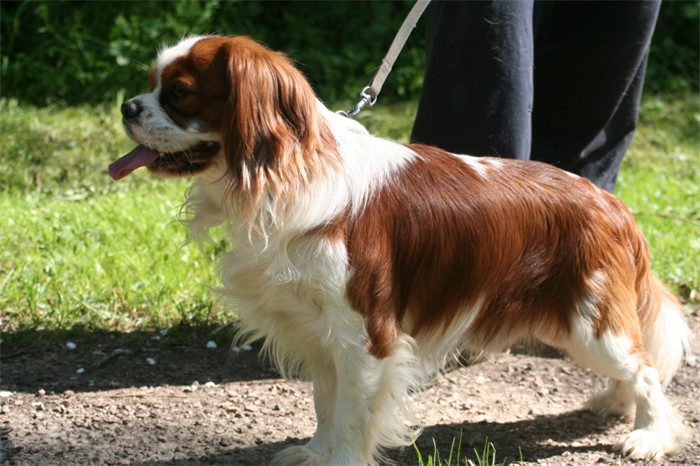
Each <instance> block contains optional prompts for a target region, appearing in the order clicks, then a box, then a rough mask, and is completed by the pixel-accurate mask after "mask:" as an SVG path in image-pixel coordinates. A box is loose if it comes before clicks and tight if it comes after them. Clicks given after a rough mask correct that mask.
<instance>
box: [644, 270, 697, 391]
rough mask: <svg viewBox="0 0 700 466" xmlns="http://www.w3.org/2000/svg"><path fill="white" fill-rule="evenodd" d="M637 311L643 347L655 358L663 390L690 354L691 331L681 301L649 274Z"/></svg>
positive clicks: (645, 280)
mask: <svg viewBox="0 0 700 466" xmlns="http://www.w3.org/2000/svg"><path fill="white" fill-rule="evenodd" d="M641 288H642V289H641V290H640V291H641V300H640V303H639V308H638V310H637V312H638V315H639V319H640V322H641V325H642V333H643V335H644V347H645V349H646V350H647V351H648V352H649V353H650V354H651V355H653V356H654V358H655V360H656V368H657V370H658V372H659V381H660V382H661V384H662V385H663V386H664V387H666V386H667V385H668V384H669V382H671V379H672V378H673V376H674V374H675V373H676V371H677V370H678V368H679V367H680V366H681V364H682V363H683V362H684V360H685V358H686V357H687V356H688V355H689V354H690V339H691V332H690V328H689V327H688V324H687V323H686V321H685V318H684V316H683V308H682V306H681V303H680V301H679V300H678V299H677V298H676V297H675V296H674V295H673V294H672V293H671V292H670V291H669V290H668V288H666V286H664V284H663V283H661V282H660V281H658V280H657V279H656V278H655V277H654V276H653V274H652V273H651V272H650V271H649V272H647V273H646V276H645V277H644V279H643V282H642V287H641Z"/></svg>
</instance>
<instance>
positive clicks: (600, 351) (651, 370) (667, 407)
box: [566, 313, 684, 459]
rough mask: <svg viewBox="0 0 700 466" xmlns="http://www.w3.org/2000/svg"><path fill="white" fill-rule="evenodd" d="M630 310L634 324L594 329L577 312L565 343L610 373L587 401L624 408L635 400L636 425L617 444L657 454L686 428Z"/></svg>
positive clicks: (638, 454) (599, 407) (584, 361)
mask: <svg viewBox="0 0 700 466" xmlns="http://www.w3.org/2000/svg"><path fill="white" fill-rule="evenodd" d="M631 316H632V317H631V318H632V322H634V323H635V324H636V325H627V326H625V328H623V329H618V330H617V331H615V330H614V329H612V328H607V329H604V330H602V331H601V330H598V331H596V330H594V324H593V323H592V322H591V320H589V319H586V318H584V317H582V316H580V315H576V316H575V317H574V318H573V319H572V322H571V335H570V340H569V344H568V345H567V348H566V349H567V350H568V351H569V354H570V355H571V357H572V358H573V359H574V360H575V361H576V362H578V363H579V364H581V365H583V366H586V367H590V368H591V369H593V370H594V371H596V372H597V373H599V374H601V375H605V376H608V377H610V378H611V379H612V381H611V385H610V387H609V389H608V391H606V392H604V393H603V394H602V395H598V396H596V397H594V398H593V399H592V400H591V402H589V406H591V407H592V408H593V409H594V410H596V411H598V412H601V413H605V414H609V413H610V414H611V413H618V414H624V412H625V411H627V410H629V409H630V408H631V406H633V405H635V404H636V411H635V420H634V430H633V431H632V432H631V433H630V434H628V435H627V436H625V437H624V438H623V439H622V440H621V441H620V442H619V443H618V444H617V445H616V449H618V450H620V451H621V453H622V454H624V455H625V456H628V457H630V458H633V459H654V458H661V457H662V456H663V455H670V454H673V453H674V452H676V451H677V450H678V448H679V447H680V445H681V444H682V441H683V437H684V428H683V425H682V422H681V420H680V417H679V416H678V415H677V414H676V412H675V410H674V409H673V407H672V406H671V404H670V403H669V401H668V400H667V399H666V397H665V396H664V394H663V390H662V386H661V383H660V381H659V374H658V371H657V370H656V368H655V367H654V365H653V362H652V361H653V358H652V357H651V355H649V354H648V353H647V352H646V350H645V349H644V348H643V347H642V346H641V343H639V342H641V335H640V329H639V324H638V322H637V321H635V320H634V319H635V318H636V314H634V313H632V314H631Z"/></svg>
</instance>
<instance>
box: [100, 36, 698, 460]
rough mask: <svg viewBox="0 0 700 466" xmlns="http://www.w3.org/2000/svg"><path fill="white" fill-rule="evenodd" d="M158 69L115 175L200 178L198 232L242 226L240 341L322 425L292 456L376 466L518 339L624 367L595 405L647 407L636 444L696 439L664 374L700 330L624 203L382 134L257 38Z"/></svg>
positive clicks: (177, 49) (508, 163) (565, 178)
mask: <svg viewBox="0 0 700 466" xmlns="http://www.w3.org/2000/svg"><path fill="white" fill-rule="evenodd" d="M150 78H151V79H150V83H151V92H149V93H147V94H143V95H139V96H137V97H135V98H133V99H131V100H129V101H127V102H125V103H124V104H123V105H122V113H123V117H124V126H125V128H126V131H127V133H128V134H129V136H130V137H131V138H132V139H134V140H135V141H136V142H137V143H138V144H139V146H138V147H137V148H136V149H134V150H133V151H132V152H131V153H129V154H128V155H126V156H124V157H122V158H121V159H119V160H118V161H116V162H114V163H113V164H112V165H111V166H110V173H111V175H112V176H113V177H114V178H115V179H119V178H121V177H123V176H125V175H127V174H128V173H130V172H131V171H132V170H134V169H136V168H138V167H141V166H148V168H149V170H151V171H152V172H154V173H156V174H158V175H163V176H189V175H197V176H198V178H197V179H196V181H195V183H194V187H193V190H192V191H191V194H190V196H189V198H188V200H187V210H188V212H191V213H192V216H191V218H190V219H189V226H190V228H191V232H192V234H193V236H194V237H196V238H202V237H203V236H205V235H206V230H207V229H208V228H210V227H213V226H215V225H219V224H222V223H224V224H226V225H227V227H228V231H229V233H230V235H231V239H232V243H233V244H234V245H235V248H234V249H233V250H232V251H231V252H228V253H226V254H224V255H223V257H222V258H221V264H220V272H221V279H222V281H223V287H224V288H223V294H224V295H225V296H226V297H228V298H230V299H231V301H232V302H233V303H235V306H236V307H235V309H236V310H237V312H238V314H239V315H240V320H241V322H242V325H243V328H244V329H245V330H244V337H245V338H247V339H250V340H253V339H263V340H264V348H265V351H266V352H267V353H268V354H269V355H270V356H271V357H272V359H273V360H274V361H275V362H276V363H277V365H278V366H279V367H280V369H281V371H282V372H283V373H285V374H290V373H299V371H302V372H303V373H305V374H307V375H308V376H309V377H310V378H311V379H312V380H313V388H314V402H315V408H316V415H317V421H318V427H317V430H316V433H315V435H314V436H313V438H312V439H311V440H310V441H309V442H308V443H307V444H306V445H304V446H294V447H290V448H287V449H285V450H283V451H282V452H280V453H279V454H278V455H277V456H276V458H275V460H276V462H277V463H281V464H369V463H374V462H376V461H377V460H378V458H379V456H378V455H379V453H380V450H381V448H383V447H395V446H400V445H407V444H410V443H411V441H412V438H413V437H414V436H415V435H416V434H417V430H416V429H414V428H412V427H408V426H406V425H405V422H404V421H403V419H405V415H406V414H407V400H408V395H409V393H410V390H411V388H412V387H415V386H416V385H417V384H419V383H421V380H422V378H423V377H424V376H425V375H426V374H431V373H433V372H434V370H435V368H439V367H441V366H442V365H443V364H444V362H445V361H446V360H447V359H448V358H450V357H453V356H454V355H455V354H456V353H457V352H458V351H460V350H465V349H466V350H476V351H482V350H487V351H499V350H503V349H505V348H507V347H508V346H509V345H512V344H513V343H515V342H518V341H521V340H537V341H540V342H544V343H546V344H548V345H551V346H554V347H556V348H561V349H563V350H565V351H566V352H568V354H569V355H570V357H571V358H572V359H573V360H575V361H576V362H578V363H579V364H581V365H583V366H586V367H589V368H591V369H593V370H594V371H596V372H597V373H599V374H601V375H603V376H606V377H608V378H609V379H610V385H609V388H608V389H607V391H605V392H604V393H602V394H599V395H598V396H595V397H593V398H592V400H591V401H590V402H589V405H588V406H589V408H590V409H591V410H593V411H594V412H596V413H599V414H603V415H606V414H634V416H635V422H634V430H633V431H632V432H631V433H629V434H628V435H626V436H625V437H624V438H622V439H621V441H620V443H619V445H618V446H617V447H618V448H619V450H620V451H621V452H622V453H623V454H625V455H628V456H630V457H632V458H656V457H660V456H663V455H664V454H672V453H673V452H675V451H676V450H677V449H678V448H679V447H680V445H681V442H682V437H683V436H684V435H683V432H684V428H683V424H682V422H681V420H680V418H679V417H678V415H677V414H676V413H675V411H674V409H673V408H672V407H671V406H670V404H669V402H668V401H667V399H666V398H665V397H664V394H663V391H662V388H663V387H664V386H666V385H667V384H668V383H669V381H670V380H671V378H672V377H673V375H674V373H675V371H676V370H677V369H678V367H679V365H680V364H681V363H682V360H683V357H684V354H685V353H687V351H688V348H689V339H690V332H689V329H688V327H687V325H686V323H685V321H684V319H683V317H682V311H681V310H680V308H679V305H678V303H677V302H676V300H675V299H674V298H673V296H672V295H671V294H670V293H669V292H668V291H667V290H666V289H665V288H664V287H663V285H661V284H660V283H659V282H658V281H657V280H656V279H655V278H654V277H653V275H652V272H651V270H650V266H649V253H648V250H647V246H646V243H645V240H644V237H643V236H642V233H641V232H640V231H639V229H638V227H637V226H636V224H635V221H634V219H633V217H632V215H631V214H630V212H629V211H628V210H627V209H626V208H625V207H624V206H623V205H622V203H621V202H620V201H618V200H617V199H616V198H615V197H614V196H612V195H611V194H609V193H607V192H606V191H603V190H601V189H598V188H597V187H595V186H594V185H593V184H591V183H590V182H588V181H586V180H584V179H582V178H580V177H578V176H575V175H571V174H569V173H566V172H564V171H562V170H559V169H557V168H554V167H551V166H548V165H544V164H541V163H536V162H523V161H515V160H504V159H497V158H473V157H469V156H464V155H455V154H450V153H447V152H445V151H442V150H440V149H436V148H433V147H428V146H422V145H401V144H397V143H395V142H391V141H387V140H383V139H379V138H376V137H373V136H371V135H370V134H368V132H367V131H366V130H365V129H364V128H363V127H362V126H361V125H360V124H359V123H357V122H355V121H353V120H351V119H348V118H345V117H343V116H340V115H337V114H335V113H333V112H331V111H329V110H328V109H327V108H326V107H324V105H323V104H322V103H321V102H319V101H318V100H317V98H316V97H315V95H314V93H313V91H312V89H311V87H310V85H309V84H308V82H307V81H306V80H305V78H304V77H303V76H302V74H301V73H300V72H299V71H298V70H297V69H295V67H294V66H293V65H292V64H291V63H290V61H289V60H288V59H287V58H286V57H285V56H284V55H282V54H280V53H278V52H274V51H271V50H269V49H267V48H265V47H263V46H261V45H260V44H258V43H256V42H254V41H253V40H251V39H249V38H247V37H232V38H226V37H215V36H207V37H193V38H189V39H185V40H183V41H181V42H180V43H179V44H177V45H176V46H174V47H171V48H167V49H164V50H162V51H161V52H160V53H159V55H158V58H157V60H156V63H155V66H154V68H153V70H152V72H151V77H150Z"/></svg>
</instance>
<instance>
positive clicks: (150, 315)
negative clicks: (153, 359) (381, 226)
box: [0, 95, 700, 346]
mask: <svg viewBox="0 0 700 466" xmlns="http://www.w3.org/2000/svg"><path fill="white" fill-rule="evenodd" d="M120 101H121V96H117V97H116V98H115V103H114V105H111V106H104V107H72V108H54V107H48V108H34V107H29V106H24V105H20V104H17V102H15V101H12V100H0V150H1V151H2V160H3V163H2V164H0V209H2V212H3V217H4V218H5V219H6V221H5V224H4V227H3V228H2V229H0V244H2V245H3V247H2V249H0V319H1V322H0V330H1V331H2V333H3V340H4V343H3V346H7V345H13V344H22V343H25V341H24V340H22V339H21V338H20V337H19V335H22V334H23V332H25V331H28V330H37V329H39V330H41V329H43V330H46V331H47V332H50V331H70V330H71V329H82V330H87V331H97V330H100V331H104V330H119V331H131V330H148V329H156V328H162V327H173V326H177V325H179V324H183V323H187V324H209V325H218V324H221V323H224V322H227V321H230V320H231V319H232V318H233V317H234V316H233V313H232V312H231V310H227V309H226V308H225V306H221V305H218V304H217V297H216V293H214V292H213V291H211V290H210V289H209V288H208V287H209V286H217V279H216V277H215V274H214V269H215V267H214V263H213V257H214V256H215V254H216V252H217V250H220V249H222V248H223V247H224V246H223V245H219V246H217V247H216V248H215V247H206V248H204V250H203V251H202V250H200V249H199V248H198V247H197V246H195V245H192V244H184V243H185V240H186V232H185V229H184V227H182V226H181V225H180V224H179V223H177V221H175V218H176V216H177V212H178V207H179V205H180V204H181V203H182V201H183V199H184V196H183V193H184V191H185V190H186V188H187V186H188V184H189V181H188V180H179V181H173V180H161V179H158V178H156V177H152V176H149V175H148V173H147V172H145V171H143V172H136V173H134V174H133V175H131V176H129V177H128V178H126V179H124V180H122V181H119V182H114V181H112V180H111V179H110V178H109V176H108V175H107V170H106V167H107V165H108V164H109V163H110V162H111V161H112V160H114V159H116V158H117V157H119V156H120V155H122V154H124V153H126V152H127V151H128V150H129V149H130V148H131V147H132V144H131V143H130V142H129V141H128V140H127V138H126V137H125V136H124V135H123V132H122V130H121V124H120V117H119V111H118V102H120ZM334 107H335V108H345V106H343V105H338V106H334ZM414 112H415V103H406V104H395V105H384V106H382V105H380V106H378V107H375V108H372V109H369V110H367V111H365V112H363V113H362V114H361V115H360V117H359V120H360V121H361V122H362V123H363V124H365V125H366V126H367V127H368V128H369V129H370V130H371V131H373V132H374V133H376V134H378V135H383V136H388V137H391V138H394V139H398V140H404V141H405V140H406V139H407V137H408V133H409V131H410V128H411V124H412V118H413V115H414ZM699 123H700V111H699V110H698V97H697V95H692V96H686V97H676V98H666V99H663V98H653V97H650V98H646V100H645V104H644V108H643V113H642V120H641V127H640V130H639V131H638V135H637V137H636V138H635V141H634V144H633V147H632V149H631V151H630V153H629V155H628V157H627V158H626V160H625V163H624V166H623V169H622V174H621V176H620V180H619V184H618V194H619V195H620V196H621V197H622V199H623V200H624V201H625V202H626V203H627V204H628V205H629V206H630V207H631V208H632V210H633V211H634V212H635V213H636V214H637V216H638V220H639V223H640V225H641V227H642V229H643V231H644V232H645V234H646V235H647V237H648V239H649V243H650V246H651V251H652V255H653V260H654V269H655V271H656V272H657V273H658V274H659V275H660V277H661V278H662V279H663V280H664V281H666V282H667V283H669V285H670V286H671V287H672V289H673V290H674V291H676V292H677V293H679V294H680V295H682V297H683V298H684V299H686V300H688V299H691V300H693V299H694V300H695V304H697V300H698V298H697V293H698V291H697V290H700V169H698V168H697V167H698V166H700V141H699V139H700V138H699V136H698V134H700V131H699V129H698V128H699V126H700V125H699ZM183 244H184V245H183ZM37 335H45V334H41V333H39V334H37ZM33 338H41V336H36V337H33Z"/></svg>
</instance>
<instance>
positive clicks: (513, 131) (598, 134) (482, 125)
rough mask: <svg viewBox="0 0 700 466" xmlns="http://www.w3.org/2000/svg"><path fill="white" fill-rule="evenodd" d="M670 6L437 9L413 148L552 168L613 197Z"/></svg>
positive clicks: (492, 4)
mask: <svg viewBox="0 0 700 466" xmlns="http://www.w3.org/2000/svg"><path fill="white" fill-rule="evenodd" d="M660 3H661V2H660V0H653V1H640V0H635V1H620V2H612V1H586V2H564V1H547V2H540V1H534V0H517V1H509V0H493V1H447V2H441V1H434V2H433V3H432V4H431V5H430V6H429V8H428V52H427V53H428V55H427V63H426V71H425V80H424V84H423V89H422V91H421V96H420V101H419V106H418V113H417V116H416V120H415V124H414V127H413V133H412V136H411V139H412V140H413V141H414V142H422V143H426V144H431V145H435V146H438V147H442V148H444V149H446V150H449V151H452V152H457V153H463V154H472V155H495V156H501V157H508V158H517V159H532V160H539V161H543V162H548V163H551V164H554V165H556V166H558V167H560V168H563V169H565V170H568V171H570V172H573V173H576V174H579V175H582V176H584V177H586V178H588V179H590V180H591V181H593V182H594V183H596V184H597V185H598V186H601V187H603V188H605V189H608V190H610V191H612V190H613V188H614V187H615V181H616V178H617V173H618V171H619V168H620V164H621V162H622V158H623V156H624V154H625V151H626V150H627V148H628V147H629V144H630V142H631V140H632V136H633V134H634V131H635V129H636V126H637V118H638V114H639V102H640V99H641V93H642V87H643V84H644V72H645V70H646V61H647V56H648V54H649V44H650V42H651V36H652V33H653V30H654V26H655V24H656V19H657V17H658V12H659V7H660Z"/></svg>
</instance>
